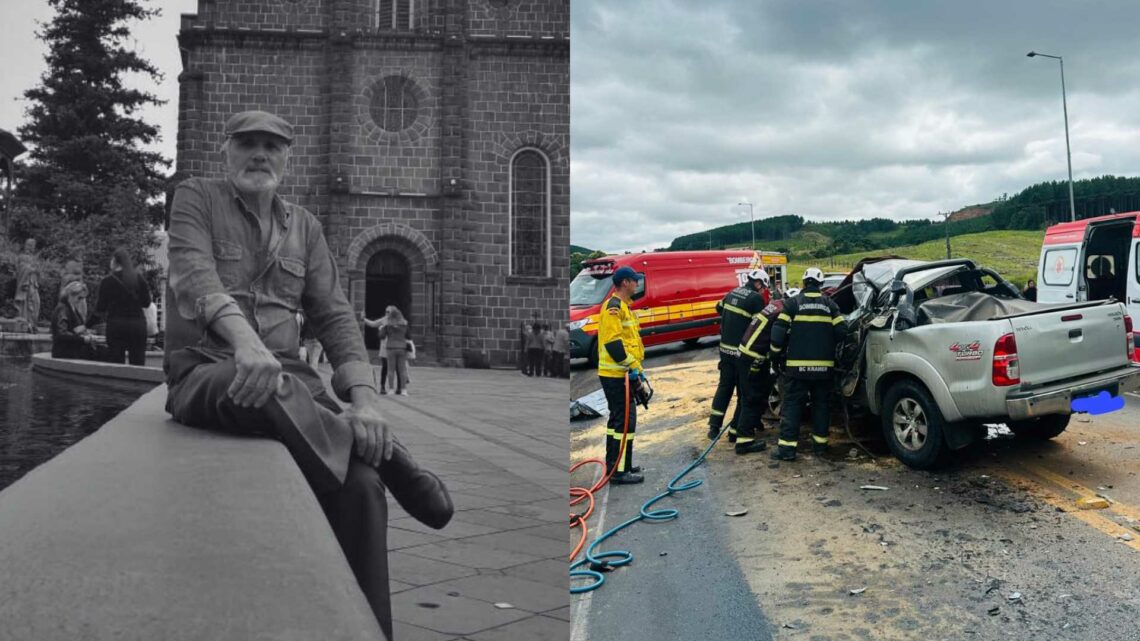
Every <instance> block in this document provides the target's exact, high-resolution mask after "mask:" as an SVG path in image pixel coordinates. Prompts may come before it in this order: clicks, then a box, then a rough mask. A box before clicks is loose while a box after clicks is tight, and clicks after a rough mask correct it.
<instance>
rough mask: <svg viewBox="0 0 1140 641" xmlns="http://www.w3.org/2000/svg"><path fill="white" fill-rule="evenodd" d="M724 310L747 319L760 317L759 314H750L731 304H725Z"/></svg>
mask: <svg viewBox="0 0 1140 641" xmlns="http://www.w3.org/2000/svg"><path fill="white" fill-rule="evenodd" d="M723 308H724V309H727V310H728V311H730V312H732V313H733V314H740V315H741V316H743V317H745V318H756V317H757V316H759V314H749V313H748V312H746V311H745V310H743V309H741V308H739V307H737V306H736V305H729V304H727V303H725V304H724V305H723Z"/></svg>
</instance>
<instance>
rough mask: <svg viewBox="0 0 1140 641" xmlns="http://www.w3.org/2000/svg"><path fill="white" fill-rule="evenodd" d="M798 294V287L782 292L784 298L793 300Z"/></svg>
mask: <svg viewBox="0 0 1140 641" xmlns="http://www.w3.org/2000/svg"><path fill="white" fill-rule="evenodd" d="M799 293H800V288H799V287H792V288H789V289H788V291H786V292H784V296H787V297H788V298H795V297H796V296H797V295H798V294H799Z"/></svg>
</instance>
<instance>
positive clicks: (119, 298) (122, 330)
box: [95, 247, 150, 365]
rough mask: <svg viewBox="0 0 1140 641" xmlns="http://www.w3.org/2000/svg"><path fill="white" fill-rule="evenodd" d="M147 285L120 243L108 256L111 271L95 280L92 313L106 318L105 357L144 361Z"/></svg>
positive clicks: (115, 360) (120, 360)
mask: <svg viewBox="0 0 1140 641" xmlns="http://www.w3.org/2000/svg"><path fill="white" fill-rule="evenodd" d="M149 306H150V288H149V287H147V285H146V281H145V280H143V278H142V277H141V276H140V275H139V274H138V272H137V271H136V270H135V264H134V261H132V260H131V255H130V254H129V253H128V252H127V250H126V249H125V248H123V247H120V248H118V249H116V250H115V252H114V254H112V256H111V273H110V274H108V275H107V276H106V277H104V278H103V280H102V282H100V283H99V298H98V300H97V301H96V303H95V313H96V314H98V315H99V316H100V317H101V318H103V319H104V320H105V321H106V322H107V360H108V361H109V362H111V363H122V362H123V358H124V356H128V357H129V361H130V364H131V365H146V314H144V313H143V310H144V309H146V308H147V307H149Z"/></svg>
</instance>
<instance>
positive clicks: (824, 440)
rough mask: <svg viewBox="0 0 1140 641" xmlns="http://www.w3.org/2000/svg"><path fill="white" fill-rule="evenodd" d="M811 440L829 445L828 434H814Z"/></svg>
mask: <svg viewBox="0 0 1140 641" xmlns="http://www.w3.org/2000/svg"><path fill="white" fill-rule="evenodd" d="M811 440H813V441H815V442H816V443H820V444H823V445H827V437H826V436H816V435H815V434H812V435H811Z"/></svg>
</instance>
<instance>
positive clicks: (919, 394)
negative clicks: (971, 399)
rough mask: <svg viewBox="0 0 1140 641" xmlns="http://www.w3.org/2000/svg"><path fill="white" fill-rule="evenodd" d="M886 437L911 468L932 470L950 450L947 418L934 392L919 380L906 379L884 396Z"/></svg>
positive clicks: (883, 412) (891, 446)
mask: <svg viewBox="0 0 1140 641" xmlns="http://www.w3.org/2000/svg"><path fill="white" fill-rule="evenodd" d="M880 420H881V422H882V428H883V438H884V439H886V441H887V445H889V446H890V448H891V451H892V452H894V455H895V456H897V457H898V458H899V460H900V461H902V462H903V463H905V464H906V465H907V467H911V468H914V469H916V470H928V469H931V468H933V467H935V466H937V465H938V463H939V462H941V459H942V457H943V455H944V453H945V452H946V451H947V449H948V448H947V447H946V441H945V439H944V438H943V430H944V428H945V425H946V419H944V418H943V417H942V412H941V410H939V409H938V404H937V403H935V402H934V399H933V398H931V396H930V392H928V391H926V388H925V387H924V386H923V385H922V384H921V383H919V382H917V381H912V380H902V381H899V382H897V383H895V384H894V385H892V386H891V388H890V389H888V390H887V393H886V395H885V396H884V397H883V407H882V416H881V417H880Z"/></svg>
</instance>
